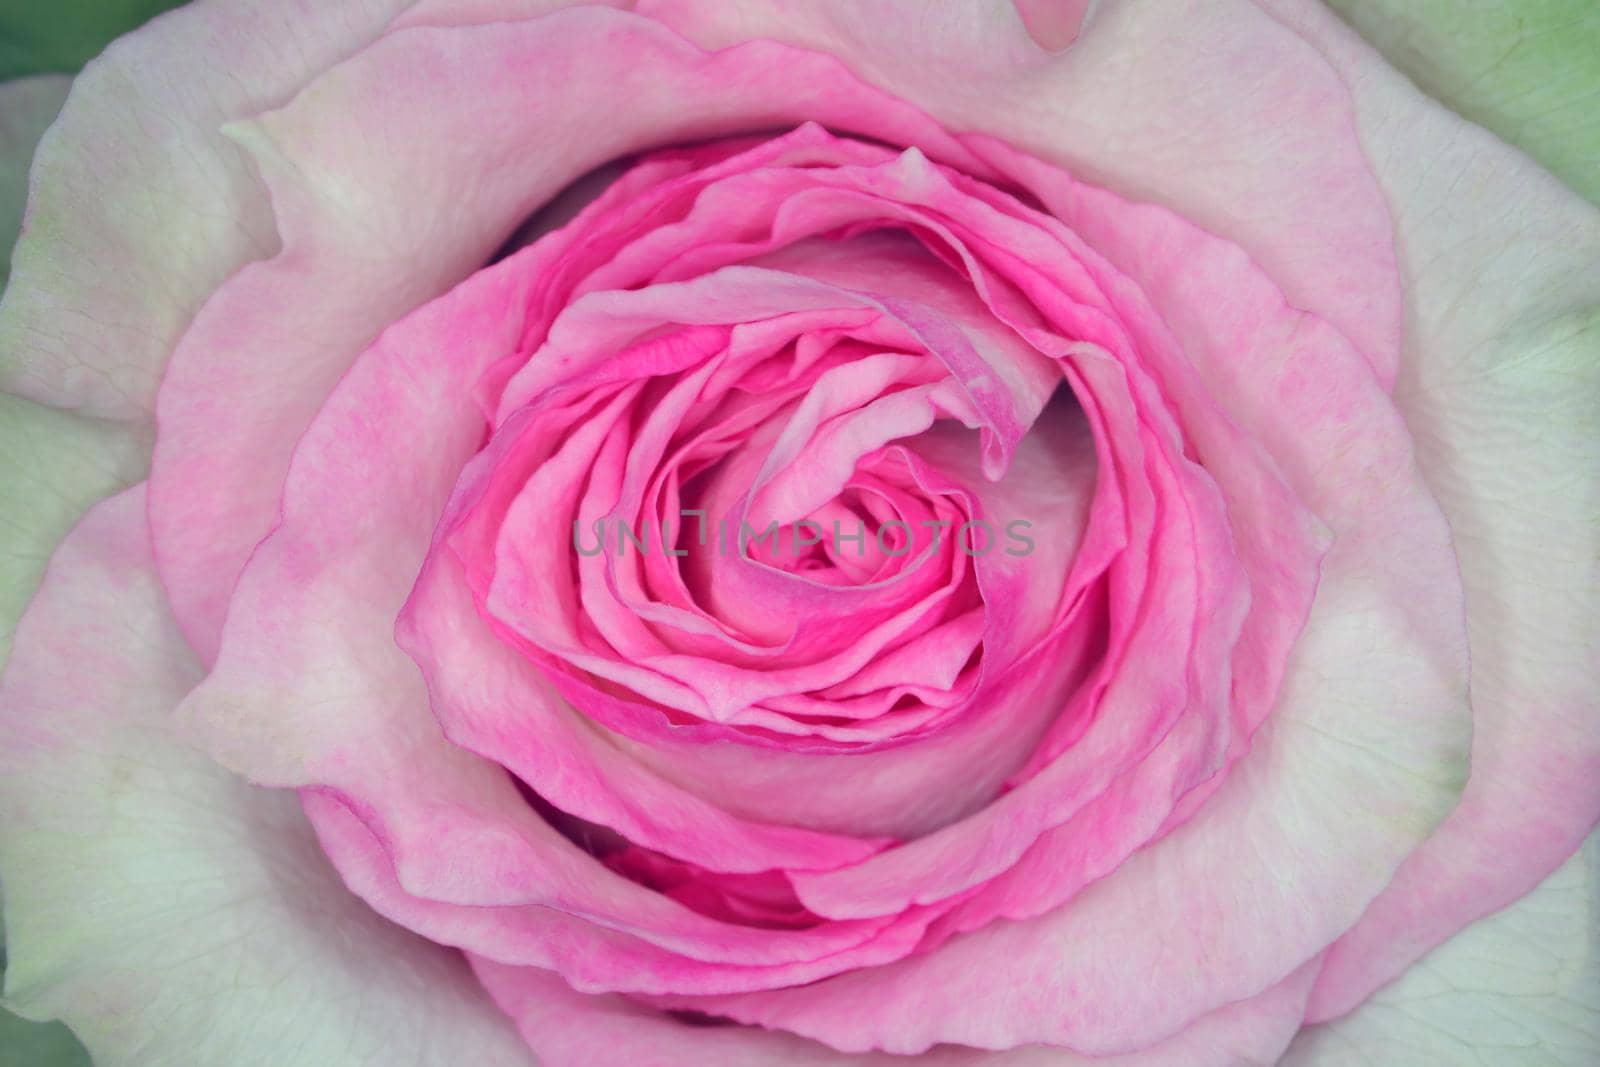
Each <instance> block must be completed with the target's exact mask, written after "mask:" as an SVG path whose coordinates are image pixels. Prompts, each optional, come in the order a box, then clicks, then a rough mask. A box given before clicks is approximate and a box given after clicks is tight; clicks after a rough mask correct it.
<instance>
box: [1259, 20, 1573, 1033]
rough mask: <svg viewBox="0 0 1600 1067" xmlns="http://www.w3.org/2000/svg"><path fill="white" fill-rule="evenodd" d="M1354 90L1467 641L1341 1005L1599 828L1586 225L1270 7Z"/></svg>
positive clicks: (1476, 134)
mask: <svg viewBox="0 0 1600 1067" xmlns="http://www.w3.org/2000/svg"><path fill="white" fill-rule="evenodd" d="M1268 6H1270V7H1271V8H1272V9H1273V10H1275V11H1276V12H1278V13H1279V14H1280V15H1281V17H1282V18H1283V19H1284V21H1285V22H1286V23H1288V24H1290V25H1293V26H1295V27H1297V28H1299V29H1300V30H1301V31H1302V32H1303V33H1305V34H1306V36H1307V38H1308V39H1310V40H1312V41H1315V42H1316V43H1317V44H1318V46H1319V47H1321V48H1322V49H1323V50H1324V51H1325V52H1326V54H1327V55H1328V56H1329V57H1330V58H1331V60H1332V61H1333V62H1334V63H1335V64H1336V65H1337V66H1338V68H1339V69H1340V71H1341V72H1342V73H1343V75H1344V77H1345V78H1346V79H1347V80H1348V81H1349V83H1350V85H1351V88H1352V91H1353V92H1354V93H1355V96H1356V102H1357V105H1358V111H1357V118H1358V121H1359V129H1360V132H1361V135H1362V137H1363V139H1364V140H1366V141H1367V143H1368V144H1369V145H1371V146H1372V147H1371V152H1372V156H1373V159H1374V160H1375V161H1376V163H1377V166H1378V174H1379V178H1380V179H1381V180H1382V181H1383V184H1384V188H1385V190H1386V191H1387V193H1388V195H1389V197H1390V202H1391V203H1392V204H1393V205H1394V211H1395V218H1396V222H1397V225H1398V238H1399V247H1400V254H1401V262H1402V265H1403V266H1404V267H1405V276H1406V278H1407V292H1406V296H1407V300H1408V307H1409V308H1410V315H1409V318H1408V321H1407V336H1406V350H1405V361H1404V363H1403V365H1402V368H1401V375H1400V381H1399V383H1398V385H1397V387H1396V399H1397V400H1398V402H1399V403H1400V405H1401V408H1402V410H1403V411H1404V413H1405V417H1406V421H1407V424H1408V426H1409V427H1410V429H1411V431H1412V433H1414V434H1415V435H1416V437H1417V442H1418V446H1417V447H1418V459H1419V462H1420V463H1421V465H1422V469H1423V472H1424V473H1425V474H1426V475H1427V477H1428V478H1429V481H1430V483H1431V484H1432V485H1433V487H1434V491H1435V492H1436V493H1437V494H1438V496H1439V499H1440V502H1441V504H1442V505H1443V506H1444V509H1445V513H1446V515H1447V516H1448V518H1449V520H1450V523H1451V525H1452V527H1453V528H1454V530H1455V534H1456V537H1455V544H1456V553H1457V555H1458V557H1459V559H1460V564H1461V570H1462V578H1463V583H1464V585H1465V587H1466V594H1467V610H1468V619H1469V624H1470V638H1471V647H1472V675H1471V691H1472V708H1473V723H1474V735H1473V748H1472V775H1471V777H1470V778H1469V780H1468V782H1467V790H1466V793H1465V795H1464V796H1463V798H1462V801H1461V806H1460V808H1458V809H1457V810H1456V811H1455V813H1453V814H1452V815H1451V817H1450V818H1449V820H1447V821H1446V822H1445V824H1444V825H1443V826H1441V827H1440V829H1439V831H1438V833H1437V834H1435V835H1434V837H1433V838H1432V839H1430V840H1429V841H1428V842H1427V843H1426V844H1425V845H1423V847H1422V848H1421V849H1420V850H1419V851H1418V852H1417V853H1416V855H1414V856H1413V857H1412V858H1411V859H1410V860H1409V861H1408V862H1407V863H1406V865H1405V866H1404V867H1402V868H1401V870H1400V872H1399V873H1398V874H1397V876H1396V881H1395V883H1394V885H1393V886H1391V887H1390V889H1389V890H1388V891H1387V892H1386V893H1385V894H1384V895H1383V897H1381V898H1380V899H1379V900H1378V902H1377V903H1376V904H1375V905H1374V907H1373V908H1372V910H1371V911H1370V912H1369V913H1368V914H1367V915H1366V916H1365V917H1364V918H1363V920H1362V922H1361V924H1360V925H1359V926H1358V927H1356V929H1355V930H1354V931H1353V932H1352V933H1351V934H1349V935H1348V936H1347V937H1346V938H1345V939H1344V940H1342V941H1341V942H1340V943H1339V944H1338V945H1336V946H1335V947H1334V949H1333V951H1332V953H1331V955H1330V958H1329V962H1328V967H1327V970H1326V971H1325V973H1324V975H1323V978H1322V980H1321V981H1320V982H1319V985H1318V989H1317V993H1316V995H1315V997H1314V998H1313V1002H1312V1013H1313V1017H1315V1018H1329V1017H1331V1016H1334V1015H1338V1014H1340V1013H1342V1012H1345V1011H1348V1010H1349V1009H1350V1008H1352V1007H1353V1006H1354V1005H1356V1004H1357V1003H1359V1002H1360V1001H1361V1000H1362V999H1363V998H1364V997H1366V996H1367V995H1368V994H1369V993H1371V992H1372V990H1373V989H1375V988H1376V987H1377V986H1379V985H1380V984H1381V983H1383V982H1385V981H1387V980H1389V979H1391V978H1393V977H1395V976H1396V975H1398V974H1400V973H1401V972H1402V971H1403V970H1404V969H1405V968H1406V967H1407V966H1408V965H1409V964H1410V963H1411V962H1412V961H1413V960H1415V959H1417V958H1418V957H1419V956H1421V955H1422V954H1423V953H1424V952H1427V951H1428V950H1429V949H1430V948H1432V947H1433V946H1434V945H1437V944H1439V943H1440V942H1441V941H1443V940H1444V939H1445V938H1448V937H1449V936H1450V935H1451V934H1453V933H1454V932H1455V931H1456V930H1458V929H1460V928H1461V927H1462V926H1464V925H1466V924H1467V923H1469V922H1472V921H1473V920H1474V919H1476V918H1478V917H1479V916H1482V915H1485V914H1487V913H1489V912H1491V911H1494V910H1495V909H1497V908H1500V907H1503V906H1504V905H1506V904H1508V903H1509V902H1511V901H1512V900H1515V899H1516V898H1517V897H1519V896H1521V895H1522V894H1523V893H1526V892H1528V891H1529V890H1530V889H1532V888H1533V887H1534V886H1535V885H1537V884H1538V883H1539V881H1540V880H1541V879H1542V878H1543V877H1544V876H1545V875H1546V874H1547V873H1548V872H1550V871H1552V870H1554V869H1555V868H1556V867H1557V866H1559V865H1560V864H1561V863H1562V861H1564V860H1565V859H1566V858H1567V857H1568V856H1569V855H1571V854H1572V852H1573V850H1574V849H1576V848H1577V847H1578V844H1579V842H1580V841H1582V840H1583V838H1584V836H1585V835H1586V834H1587V833H1588V832H1589V830H1590V828H1591V827H1593V826H1594V824H1595V821H1596V819H1597V818H1600V789H1596V787H1595V783H1596V782H1597V781H1600V710H1597V706H1596V688H1595V681H1594V673H1595V664H1596V662H1597V661H1600V522H1597V518H1600V480H1597V479H1596V478H1595V476H1594V472H1595V471H1596V470H1597V469H1600V436H1597V435H1596V433H1595V428H1594V412H1595V406H1596V401H1597V398H1600V358H1597V352H1600V301H1597V299H1596V293H1600V213H1597V212H1596V210H1595V208H1594V207H1593V206H1592V205H1590V204H1587V203H1585V202H1584V201H1583V200H1581V199H1580V198H1579V197H1577V196H1576V195H1575V194H1573V193H1572V192H1570V191H1569V190H1568V189H1566V188H1565V187H1563V186H1562V185H1561V184H1560V183H1559V182H1557V181H1556V180H1555V179H1554V178H1552V177H1551V176H1550V175H1548V174H1546V173H1545V172H1544V171H1542V170H1541V169H1539V167H1538V166H1537V165H1536V164H1534V163H1533V162H1532V161H1531V160H1529V159H1528V158H1527V157H1525V156H1523V155H1522V154H1521V153H1519V152H1517V151H1516V150H1514V149H1512V148H1509V147H1507V146H1506V145H1504V144H1502V143H1500V142H1499V141H1497V140H1495V139H1494V138H1493V137H1492V136H1490V135H1489V134H1487V133H1484V132H1483V131H1481V130H1479V129H1477V128H1475V127H1471V126H1468V125H1467V124H1465V123H1463V122H1462V121H1461V120H1460V119H1459V118H1458V117H1457V116H1455V115H1453V114H1451V113H1450V112H1448V111H1446V110H1444V109H1443V108H1441V107H1439V106H1438V105H1436V104H1433V103H1431V102H1430V101H1428V100H1427V99H1426V98H1424V97H1423V96H1422V95H1421V94H1420V93H1418V92H1417V91H1416V90H1415V89H1413V88H1412V87H1411V86H1410V85H1409V84H1408V83H1407V82H1406V81H1405V79H1404V78H1403V77H1401V76H1400V75H1399V74H1397V73H1395V72H1394V71H1393V70H1391V69H1389V68H1388V67H1387V65H1385V64H1384V62H1383V61H1382V60H1381V59H1380V58H1379V57H1378V55H1377V54H1376V53H1375V52H1373V51H1372V50H1371V49H1369V48H1368V47H1367V46H1366V45H1365V44H1363V43H1361V41H1360V40H1359V39H1358V38H1356V37H1355V35H1354V34H1352V33H1350V32H1349V31H1348V30H1346V29H1345V28H1344V27H1343V25H1342V24H1340V23H1339V22H1338V21H1337V20H1336V19H1334V18H1332V17H1331V16H1329V15H1328V13H1327V12H1325V11H1323V10H1321V9H1320V8H1317V7H1315V6H1314V5H1311V4H1302V3H1291V2H1283V3H1274V4H1271V5H1268Z"/></svg>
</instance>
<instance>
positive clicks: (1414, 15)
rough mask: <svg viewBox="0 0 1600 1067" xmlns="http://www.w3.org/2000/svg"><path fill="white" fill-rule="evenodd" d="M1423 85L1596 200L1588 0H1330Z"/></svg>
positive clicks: (1596, 59) (1597, 111) (1599, 193)
mask: <svg viewBox="0 0 1600 1067" xmlns="http://www.w3.org/2000/svg"><path fill="white" fill-rule="evenodd" d="M1329 2H1330V4H1331V5H1332V6H1333V7H1334V8H1335V9H1337V10H1338V11H1339V13H1340V14H1342V15H1343V16H1344V17H1345V19H1346V20H1347V21H1349V22H1350V24H1351V25H1352V26H1354V27H1355V28H1356V29H1357V30H1358V31H1360V33H1361V34H1362V36H1364V37H1366V39H1367V40H1369V41H1371V42H1372V43H1373V44H1374V45H1376V46H1377V47H1378V49H1379V50H1380V51H1381V52H1383V54H1384V55H1385V56H1386V57H1388V59H1389V61H1390V62H1391V63H1393V64H1394V65H1395V66H1397V67H1399V68H1400V69H1401V70H1403V71H1405V73H1406V74H1407V75H1409V76H1410V77H1411V79H1412V80H1413V81H1415V82H1416V83H1417V84H1418V85H1419V86H1420V87H1421V88H1422V89H1423V90H1425V91H1426V92H1428V93H1430V94H1431V95H1433V96H1434V97H1436V98H1437V99H1439V100H1441V101H1443V102H1444V103H1446V104H1448V105H1449V106H1450V107H1451V108H1453V109H1454V110H1456V111H1457V112H1459V113H1460V114H1462V115H1465V116H1466V117H1467V118H1469V119H1472V120H1473V121H1474V122H1477V123H1479V124H1480V125H1483V126H1486V127H1488V128H1489V129H1491V130H1493V131H1494V132H1495V133H1497V134H1499V135H1500V136H1501V137H1503V138H1505V139H1506V140H1507V141H1510V142H1511V143H1512V144H1514V145H1516V146H1517V147H1519V148H1521V149H1522V150H1523V151H1525V152H1527V153H1528V154H1529V155H1531V156H1533V157H1534V158H1535V159H1537V160H1539V162H1541V163H1543V164H1544V165H1545V166H1546V167H1548V168H1550V170H1552V171H1554V172H1555V173H1556V175H1557V176H1559V177H1560V178H1561V179H1562V180H1563V181H1565V182H1566V183H1567V184H1568V185H1569V186H1571V187H1572V188H1574V189H1576V190H1577V191H1578V192H1580V193H1582V194H1583V195H1584V196H1586V197H1588V198H1589V199H1590V200H1593V201H1596V202H1600V4H1597V3H1595V0H1329Z"/></svg>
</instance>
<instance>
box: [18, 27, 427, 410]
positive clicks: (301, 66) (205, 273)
mask: <svg viewBox="0 0 1600 1067" xmlns="http://www.w3.org/2000/svg"><path fill="white" fill-rule="evenodd" d="M402 6H404V5H403V3H402V2H401V0H357V2H354V3H348V4H339V5H337V6H329V5H327V4H316V3H309V2H305V0H296V2H293V3H287V4H286V3H282V2H278V0H253V2H235V3H210V4H195V5H189V6H186V7H184V8H182V9H181V10H177V11H173V12H169V13H167V14H165V15H162V16H160V17H158V18H156V19H153V20H151V21H150V22H149V23H147V24H146V25H145V26H143V27H142V28H140V29H138V30H135V31H134V32H132V33H130V34H128V35H126V36H124V37H122V38H119V39H118V40H116V41H114V42H113V43H112V44H111V45H110V46H109V47H108V48H107V49H106V51H105V52H104V53H102V54H101V55H100V56H99V57H98V58H96V59H94V60H92V61H91V62H90V63H89V65H88V66H87V67H85V68H84V70H83V71H82V73H80V74H79V75H78V76H77V77H76V78H75V79H74V80H73V84H72V92H71V94H70V95H69V97H68V99H67V103H66V106H65V107H63V108H62V113H61V117H60V119H59V121H58V122H57V123H56V125H55V127H54V129H53V130H51V132H50V133H49V134H48V135H47V136H46V137H45V138H44V140H43V141H42V142H41V143H40V145H39V151H38V155H37V157H36V160H35V164H34V169H33V174H32V178H31V185H32V194H31V195H32V203H31V206H30V208H29V210H30V213H31V217H32V222H33V225H31V226H30V228H29V230H28V232H27V234H26V235H25V236H24V237H23V238H22V240H21V241H19V242H18V246H17V249H16V252H15V254H14V255H13V257H12V265H11V271H12V274H11V282H10V285H9V286H8V288H7V289H6V292H5V297H4V300H3V301H0V351H3V352H4V353H5V357H6V358H5V362H4V363H3V364H0V385H3V386H4V388H5V389H6V390H7V391H10V392H14V393H17V394H19V395H21V396H25V397H28V398H29V399H32V400H36V401H39V402H40V403H43V404H48V405H51V406H55V407H63V408H68V409H71V410H74V411H80V412H83V413H85V414H92V415H99V416H109V417H116V418H131V419H147V418H148V417H149V415H150V413H151V411H152V410H153V407H154V401H155V393H156V385H157V383H158V382H159V380H160V378H161V373H162V369H163V368H164V367H165V366H166V363H167V358H168V355H169V353H171V351H172V348H173V345H174V344H175V343H176V341H177V338H178V336H179V334H180V333H181V332H182V330H183V329H184V327H185V326H186V325H187V324H188V322H189V319H190V317H191V316H193V315H194V313H195V311H196V310H197V309H198V308H199V306H200V304H201V302H202V301H203V300H204V299H205V298H206V297H207V296H208V295H209V294H210V293H211V291H212V290H213V289H214V288H216V286H217V285H218V284H219V283H220V282H222V280H223V279H224V278H226V277H227V276H228V275H229V274H230V273H232V272H233V271H234V270H236V269H237V268H238V267H239V266H240V265H241V264H243V263H245V262H247V261H249V260H251V259H255V258H257V257H260V256H264V255H269V254H271V253H272V251H273V250H274V248H275V246H276V237H275V235H274V232H273V216H272V211H271V210H270V208H269V206H268V204H267V198H266V195H265V192H264V190H263V189H262V188H261V183H260V182H259V180H258V179H257V178H256V176H255V174H254V172H253V170H252V168H251V165H250V163H249V161H248V160H247V159H246V157H245V156H244V154H243V153H242V152H240V151H239V150H238V148H237V147H236V146H234V145H233V144H232V143H231V142H230V141H229V140H228V139H227V138H226V137H225V136H224V135H223V133H222V130H221V127H222V125H223V124H224V123H226V122H228V121H230V120H233V119H238V118H242V117H244V116H246V115H249V114H252V113H254V112H256V111H259V110H261V109H262V108H264V107H271V106H274V105H276V104H278V103H280V102H282V100H283V99H284V98H286V97H287V96H288V95H290V94H291V93H293V92H295V91H296V90H297V89H299V88H300V86H302V85H303V84H305V82H306V81H307V80H309V79H310V78H311V77H312V76H313V75H315V74H316V73H318V72H319V71H321V70H323V69H324V68H326V67H327V66H329V65H330V64H332V63H335V62H337V61H339V60H340V59H342V58H344V57H345V56H347V55H349V54H350V53H351V52H353V51H355V50H356V49H359V48H361V47H362V46H363V45H365V44H366V43H367V42H369V41H370V40H372V38H373V37H375V36H376V35H377V34H378V32H379V31H381V30H382V29H383V27H384V25H385V23H386V22H387V21H388V19H389V18H390V16H392V15H393V14H394V12H395V11H397V10H399V9H400V8H401V7H402ZM176 70H181V71H182V76H181V77H180V76H176V75H174V76H169V77H163V76H161V75H160V73H159V72H162V71H176Z"/></svg>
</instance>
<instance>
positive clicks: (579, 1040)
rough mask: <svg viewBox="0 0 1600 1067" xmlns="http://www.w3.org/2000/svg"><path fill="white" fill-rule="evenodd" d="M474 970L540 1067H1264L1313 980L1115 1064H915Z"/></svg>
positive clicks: (1031, 1052)
mask: <svg viewBox="0 0 1600 1067" xmlns="http://www.w3.org/2000/svg"><path fill="white" fill-rule="evenodd" d="M469 958H470V959H471V961H472V966H473V969H474V970H475V971H476V972H477V974H478V977H479V978H480V979H482V980H483V983H484V985H485V986H487V987H488V989H489V992H490V993H491V994H492V995H493V996H494V998H495V999H496V1001H498V1002H499V1004H500V1006H501V1007H502V1008H504V1009H505V1011H506V1013H507V1014H508V1015H510V1016H511V1017H512V1018H513V1019H515V1020H516V1021H517V1025H518V1026H520V1027H521V1028H522V1033H523V1036H524V1037H525V1038H527V1041H528V1044H529V1045H531V1046H532V1047H533V1049H534V1051H536V1052H537V1053H538V1054H539V1056H540V1057H541V1062H543V1063H544V1064H545V1065H546V1067H579V1065H582V1064H587V1063H589V1062H590V1058H591V1056H592V1054H593V1050H594V1049H595V1048H596V1047H599V1046H600V1045H602V1044H603V1045H604V1047H606V1048H608V1049H611V1050H613V1051H614V1052H615V1054H616V1056H617V1058H618V1059H619V1060H623V1061H627V1060H634V1059H637V1060H638V1061H639V1062H643V1063H649V1064H651V1065H652V1067H749V1065H751V1064H757V1063H759V1064H762V1065H764V1067H897V1065H904V1064H906V1063H908V1062H914V1063H915V1064H916V1067H1239V1065H1240V1064H1252V1063H1262V1064H1265V1063H1273V1062H1275V1061H1276V1060H1277V1058H1278V1056H1279V1054H1280V1053H1281V1052H1282V1051H1283V1049H1284V1047H1285V1046H1286V1045H1287V1044H1288V1042H1289V1039H1290V1037H1291V1036H1292V1035H1293V1034H1294V1031H1295V1029H1296V1027H1297V1026H1298V1025H1299V1020H1300V1011H1301V1006H1302V1004H1303V1003H1304V1001H1305V996H1306V991H1307V990H1308V989H1309V988H1310V985H1311V981H1312V978H1313V977H1314V976H1315V973H1316V965H1315V963H1312V964H1308V965H1307V966H1306V967H1304V968H1302V969H1301V970H1300V971H1298V972H1296V973H1295V974H1293V975H1291V976H1290V977H1289V978H1287V979H1285V980H1284V981H1283V982H1281V983H1279V984H1278V985H1276V986H1274V987H1273V988H1272V989H1270V990H1268V991H1267V992H1265V993H1263V994H1262V995H1260V996H1259V997H1253V998H1251V999H1250V1000H1246V1001H1241V1002H1239V1003H1237V1004H1230V1005H1228V1006H1227V1007H1225V1008H1221V1009H1219V1010H1217V1011H1216V1012H1213V1013H1212V1014H1210V1015H1208V1016H1206V1017H1204V1018H1202V1019H1199V1020H1197V1021H1196V1022H1195V1023H1194V1024H1193V1025H1191V1026H1190V1027H1188V1028H1187V1029H1186V1030H1184V1031H1183V1032H1182V1033H1180V1034H1176V1035H1174V1036H1172V1037H1170V1038H1167V1039H1166V1040H1164V1041H1160V1042H1157V1043H1156V1044H1154V1045H1151V1046H1149V1047H1147V1048H1142V1049H1140V1050H1138V1051H1136V1052H1130V1053H1127V1054H1126V1055H1119V1056H1105V1057H1102V1056H1080V1055H1078V1054H1076V1053H1074V1052H1071V1051H1069V1050H1067V1049H1061V1048H1048V1047H1044V1046H1033V1047H1030V1048H1020V1049H1012V1050H1010V1051H1007V1052H985V1051H982V1050H979V1049H965V1048H959V1047H956V1046H942V1047H940V1048H935V1049H931V1050H929V1051H928V1052H926V1053H923V1054H922V1055H921V1056H918V1057H917V1058H916V1059H915V1060H914V1061H907V1060H906V1059H905V1058H904V1057H901V1056H894V1055H890V1054H887V1053H882V1052H866V1053H848V1052H836V1051H834V1050H833V1049H830V1048H828V1047H826V1046H824V1045H819V1044H816V1043H814V1042H811V1041H807V1040H805V1039H804V1038H800V1037H796V1036H794V1035H793V1034H785V1033H783V1032H781V1031H774V1030H762V1029H759V1028H756V1027H748V1026H728V1025H715V1024H713V1025H708V1026H696V1025H693V1024H692V1023H688V1022H685V1021H684V1020H682V1019H678V1018H673V1017H670V1016H667V1015H663V1014H662V1013H660V1012H657V1011H654V1010H652V1009H649V1008H645V1007H643V1006H640V1005H638V1004H634V1003H630V1002H629V1001H628V1000H626V999H624V998H622V997H616V996H587V995H584V994H581V993H578V992H575V991H574V990H573V989H572V988H571V987H570V986H568V985H566V983H564V982H562V981H561V979H560V978H559V977H557V976H555V975H553V974H551V973H550V972H548V971H540V970H538V969H536V968H532V967H507V966H505V965H504V964H498V963H495V962H493V961H492V960H486V959H483V958H482V957H478V956H471V957H469Z"/></svg>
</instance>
